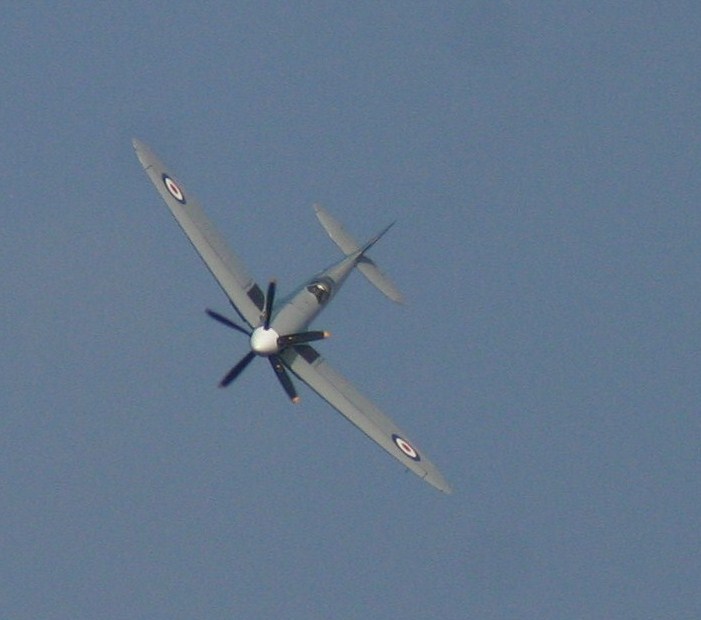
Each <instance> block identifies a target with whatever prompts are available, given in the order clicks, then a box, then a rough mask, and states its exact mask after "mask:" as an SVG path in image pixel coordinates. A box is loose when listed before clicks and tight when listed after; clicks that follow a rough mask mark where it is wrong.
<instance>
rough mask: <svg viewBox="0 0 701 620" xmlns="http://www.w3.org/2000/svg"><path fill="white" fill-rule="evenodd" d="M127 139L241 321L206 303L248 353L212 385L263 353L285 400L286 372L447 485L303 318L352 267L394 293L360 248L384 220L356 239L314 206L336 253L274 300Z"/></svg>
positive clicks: (272, 287)
mask: <svg viewBox="0 0 701 620" xmlns="http://www.w3.org/2000/svg"><path fill="white" fill-rule="evenodd" d="M133 143H134V148H135V150H136V154H137V156H138V158H139V160H140V161H141V164H142V165H143V167H144V169H145V170H146V174H148V176H149V178H150V179H151V181H152V182H153V184H154V185H155V186H156V189H157V190H158V192H159V193H160V195H161V197H162V198H163V200H165V202H166V204H167V205H168V208H169V209H170V211H171V212H172V214H173V215H174V216H175V219H176V220H177V222H178V224H179V225H180V227H181V228H182V230H183V231H184V232H185V234H186V235H187V236H188V238H189V239H190V242H191V243H192V245H193V246H194V247H195V250H197V252H198V253H199V255H200V257H201V258H202V260H203V261H204V262H205V264H206V265H207V267H208V268H209V270H210V271H211V273H212V275H213V276H214V278H215V279H216V281H217V282H218V283H219V285H220V286H221V288H222V289H223V291H224V293H225V294H226V296H227V297H228V299H229V301H230V303H231V305H232V306H233V308H234V310H236V312H237V314H238V316H239V317H240V319H241V321H242V323H237V322H234V321H232V320H231V319H229V318H228V317H226V316H224V315H222V314H219V313H218V312H215V311H214V310H209V309H208V310H207V314H208V315H209V316H210V317H211V318H213V319H214V320H216V321H218V322H219V323H221V324H223V325H225V326H227V327H229V328H231V329H233V330H235V331H237V332H240V333H242V334H244V335H245V336H247V337H248V339H249V341H248V342H249V351H248V353H246V354H245V355H244V356H243V358H242V359H241V360H240V361H239V362H238V363H237V364H235V365H234V366H233V367H232V368H231V370H229V372H227V373H226V375H225V376H224V378H223V379H222V380H221V382H220V386H221V387H226V386H227V385H229V384H230V383H231V382H232V381H234V380H235V379H236V378H237V377H238V376H239V375H240V374H241V372H242V371H243V370H244V369H245V368H246V367H247V366H248V365H249V364H250V363H251V362H252V361H253V360H254V359H255V358H256V357H264V358H267V359H268V362H269V363H270V365H271V367H272V369H273V371H274V372H275V375H276V377H277V379H278V381H279V382H280V385H281V386H282V388H283V389H284V390H285V392H286V394H287V396H288V397H289V399H290V400H291V401H292V402H297V401H298V400H299V397H298V395H297V390H296V389H295V386H294V384H293V383H292V379H291V378H290V374H289V373H290V372H291V373H292V374H293V375H294V376H295V377H297V378H298V379H299V380H300V381H302V382H303V383H306V384H307V385H308V386H309V387H310V388H311V389H312V390H314V391H315V392H316V393H317V394H319V396H321V398H323V399H324V400H325V401H326V402H328V403H329V404H330V405H331V406H332V407H334V408H335V409H336V410H337V411H338V412H339V413H341V414H342V415H343V416H345V417H346V418H347V419H348V420H349V421H350V422H352V423H353V424H354V425H355V426H357V427H358V428H359V429H360V430H361V431H363V432H364V433H365V434H366V435H367V436H368V437H370V439H372V440H374V441H375V442H376V443H378V444H379V445H380V446H381V447H382V448H384V449H385V450H386V451H387V452H389V453H390V454H391V455H392V456H393V457H394V458H396V459H397V460H398V461H400V462H401V463H402V464H403V465H404V466H405V467H406V468H407V469H410V470H411V471H412V472H414V473H415V474H417V475H418V476H420V477H421V478H423V479H424V480H425V481H426V482H428V483H429V484H431V485H433V486H434V487H436V488H437V489H439V490H440V491H443V492H444V493H450V492H451V488H450V485H449V484H448V483H447V482H446V481H445V479H444V478H443V476H442V475H441V474H440V472H439V471H438V469H437V468H436V467H435V466H434V465H433V464H432V463H431V462H430V461H429V460H428V459H427V458H426V456H425V455H424V454H423V452H421V451H420V450H419V448H418V447H417V446H416V444H415V443H414V442H413V441H409V439H408V438H407V435H406V434H405V433H404V432H403V431H401V430H400V429H399V428H398V427H397V426H396V425H395V424H394V422H392V420H390V419H389V418H388V417H387V416H386V415H385V414H384V413H382V412H381V411H380V410H379V409H378V408H377V407H376V406H375V405H374V404H373V403H371V402H370V401H369V400H368V399H367V398H366V397H365V396H363V395H362V394H360V392H359V391H358V390H357V389H356V388H355V387H353V386H352V385H351V384H350V383H349V382H348V380H347V379H345V378H344V377H342V376H341V375H340V374H339V373H338V372H336V371H335V370H334V369H333V368H332V367H331V366H330V365H329V363H328V362H327V361H326V360H325V359H324V358H323V356H322V355H321V354H320V353H319V352H318V351H317V350H316V349H315V348H314V347H312V346H311V344H310V343H311V342H315V341H318V340H323V339H324V338H326V337H328V335H329V334H328V332H324V331H317V330H310V329H309V325H310V324H311V322H312V321H313V320H314V319H315V318H316V317H317V315H318V314H319V313H320V312H321V311H322V310H323V309H324V308H325V307H326V306H327V305H328V304H329V302H330V301H331V300H332V299H333V298H334V297H335V296H336V294H337V293H338V291H339V289H340V288H341V286H342V285H343V283H344V282H345V281H346V278H347V277H348V276H349V275H350V273H351V272H352V271H353V269H354V268H357V269H358V270H359V271H360V272H361V273H362V274H363V275H364V276H365V277H366V278H367V279H368V280H369V281H370V282H371V283H372V284H373V285H374V286H375V287H376V288H377V289H379V290H380V291H381V292H382V293H384V294H385V295H386V296H387V297H389V298H390V299H391V300H393V301H395V302H401V301H402V296H401V294H400V293H399V291H398V290H397V288H396V287H395V286H394V284H392V282H391V281H390V280H389V278H387V276H386V275H384V273H382V272H381V271H380V270H379V269H378V268H377V266H376V264H375V263H374V262H373V261H372V259H370V258H369V257H368V256H367V252H368V250H370V248H371V247H372V246H373V245H374V244H375V243H376V242H377V241H378V240H379V239H380V237H382V235H384V233H385V232H387V230H388V229H389V226H388V227H387V228H385V229H384V230H383V231H382V232H380V233H379V234H378V235H376V236H375V237H373V238H372V239H370V240H369V241H368V242H367V243H365V244H364V245H359V244H358V243H356V241H355V240H354V239H353V238H352V237H351V236H350V235H349V234H348V233H347V232H346V231H345V230H344V229H343V228H342V227H341V225H340V224H339V223H338V222H337V221H336V220H335V219H334V218H333V217H332V216H331V215H329V213H327V212H326V211H325V210H324V209H322V208H321V207H320V206H315V210H316V215H317V218H318V219H319V221H320V223H321V225H322V226H323V227H324V229H325V230H326V232H327V233H328V235H329V236H330V237H331V239H332V240H333V241H334V242H335V243H336V245H338V247H339V248H340V249H341V251H342V252H343V255H344V256H343V258H342V259H340V260H339V261H338V262H337V263H335V264H333V265H331V266H330V267H328V268H327V269H325V270H323V271H322V272H320V273H318V274H316V275H315V276H313V277H312V278H311V279H310V280H308V281H307V282H305V283H304V284H303V285H302V286H300V287H299V288H298V289H297V290H296V291H295V292H294V293H292V295H290V296H289V297H288V298H286V299H285V300H283V301H280V302H277V300H276V297H275V292H276V283H275V281H274V280H273V281H271V282H270V283H269V284H268V287H267V290H266V291H265V292H263V290H262V289H261V288H260V287H259V286H258V285H257V284H256V283H255V282H254V281H253V279H252V278H251V277H250V276H249V275H248V272H247V271H246V269H245V267H244V266H243V263H242V262H241V260H240V259H239V257H238V256H236V254H234V253H233V252H232V251H231V250H230V249H229V248H228V247H227V245H226V243H225V242H224V240H223V238H222V237H221V236H220V235H219V233H218V232H217V231H216V230H215V229H214V227H213V226H212V224H211V223H210V221H209V219H208V218H207V216H206V215H205V214H204V212H203V211H202V209H201V207H200V205H199V204H198V202H197V201H196V200H195V198H193V196H192V195H191V194H189V193H188V192H187V191H186V190H185V187H184V186H183V185H182V183H180V181H177V180H176V178H175V176H174V175H173V174H172V173H171V172H170V170H169V169H168V168H167V167H166V166H164V165H163V164H162V163H161V161H160V160H159V159H158V158H157V157H156V155H154V154H153V152H152V151H151V150H150V149H149V148H148V147H147V146H146V145H145V144H143V143H142V142H140V141H139V140H134V141H133Z"/></svg>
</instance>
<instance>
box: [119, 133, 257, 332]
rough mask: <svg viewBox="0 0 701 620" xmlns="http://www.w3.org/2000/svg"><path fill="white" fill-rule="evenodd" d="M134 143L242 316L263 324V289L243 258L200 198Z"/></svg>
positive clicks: (155, 183)
mask: <svg viewBox="0 0 701 620" xmlns="http://www.w3.org/2000/svg"><path fill="white" fill-rule="evenodd" d="M133 142H134V149H135V150H136V154H137V156H138V157H139V161H140V162H141V164H142V165H143V167H144V169H145V170H146V174H148V176H149V178H150V179H151V181H152V182H153V184H154V185H155V186H156V189H157V190H158V192H159V193H160V194H161V196H162V198H163V200H165V202H166V204H167V205H168V208H169V209H170V211H171V212H172V214H173V215H174V216H175V219H176V220H177V222H178V224H180V227H181V228H182V229H183V231H184V232H185V234H186V235H187V236H188V238H189V239H190V242H191V243H192V245H193V246H194V247H195V249H196V250H197V252H198V254H199V255H200V256H201V257H202V260H203V261H204V262H205V264H206V265H207V267H208V268H209V270H210V271H211V272H212V275H213V276H214V277H215V279H216V280H217V282H218V283H219V286H221V287H222V289H223V290H224V293H226V295H227V297H228V298H229V300H230V301H231V304H232V305H233V306H234V308H235V309H236V311H237V312H238V313H239V315H240V316H241V318H242V319H243V320H244V321H246V323H248V324H249V325H250V326H251V327H256V326H257V325H258V324H259V323H260V319H261V312H262V310H263V305H264V297H265V295H264V294H263V291H261V289H260V287H259V286H258V285H257V284H256V283H255V282H254V281H253V279H252V278H251V277H250V276H249V275H248V273H247V272H246V269H245V267H244V266H243V263H242V262H241V260H240V259H239V258H238V257H237V256H236V255H235V254H234V253H233V252H232V251H231V250H230V249H229V248H228V247H227V245H226V243H225V242H224V239H223V238H222V237H221V236H220V235H219V233H218V232H217V231H216V229H215V228H214V226H213V225H212V223H211V222H210V221H209V219H207V216H206V215H205V214H204V212H203V211H202V209H201V207H200V205H199V203H198V202H197V200H195V198H194V197H193V196H191V195H190V194H188V193H187V192H186V191H185V188H184V187H183V185H182V184H181V183H180V182H179V181H176V180H175V177H174V176H173V175H172V174H171V173H170V172H169V171H168V169H167V168H166V166H165V165H164V164H163V163H161V161H160V160H159V159H158V157H156V155H154V154H153V152H152V151H151V150H150V149H149V148H148V147H147V146H146V145H145V144H143V143H142V142H140V141H139V140H134V141H133Z"/></svg>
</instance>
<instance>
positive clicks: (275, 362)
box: [268, 355, 299, 403]
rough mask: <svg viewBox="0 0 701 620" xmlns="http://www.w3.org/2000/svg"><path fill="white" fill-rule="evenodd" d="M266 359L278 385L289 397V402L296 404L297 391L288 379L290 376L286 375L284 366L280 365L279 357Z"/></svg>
mask: <svg viewBox="0 0 701 620" xmlns="http://www.w3.org/2000/svg"><path fill="white" fill-rule="evenodd" d="M268 359H269V360H270V365H271V366H272V367H273V370H274V371H275V375H276V376H277V378H278V381H280V385H282V388H283V389H284V390H285V392H286V393H287V396H289V398H290V400H291V401H292V402H293V403H298V402H299V396H298V395H297V390H295V386H294V385H293V383H292V379H290V375H289V374H287V371H286V370H285V366H284V364H283V363H282V360H281V359H280V357H279V356H277V355H271V356H270V357H269V358H268Z"/></svg>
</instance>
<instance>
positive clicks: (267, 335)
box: [251, 327, 280, 356]
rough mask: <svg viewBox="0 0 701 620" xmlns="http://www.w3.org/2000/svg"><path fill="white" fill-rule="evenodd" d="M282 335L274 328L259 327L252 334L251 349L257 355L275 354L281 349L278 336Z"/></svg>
mask: <svg viewBox="0 0 701 620" xmlns="http://www.w3.org/2000/svg"><path fill="white" fill-rule="evenodd" d="M279 337H280V335H279V334H278V333H277V332H276V331H275V330H274V329H269V328H268V329H265V327H257V328H256V329H255V330H253V333H252V334H251V350H252V351H253V352H254V353H256V354H257V355H263V356H268V355H273V354H275V353H278V352H279V351H280V347H279V346H278V338H279Z"/></svg>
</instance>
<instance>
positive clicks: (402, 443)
mask: <svg viewBox="0 0 701 620" xmlns="http://www.w3.org/2000/svg"><path fill="white" fill-rule="evenodd" d="M392 441H394V443H395V444H397V448H399V449H400V450H401V451H402V452H404V454H406V455H407V456H408V457H409V458H410V459H413V460H415V461H420V460H421V457H420V456H419V453H418V452H417V450H416V449H415V448H414V446H412V445H411V444H410V443H409V442H408V441H407V440H406V439H402V438H401V437H400V436H399V435H392Z"/></svg>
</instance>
